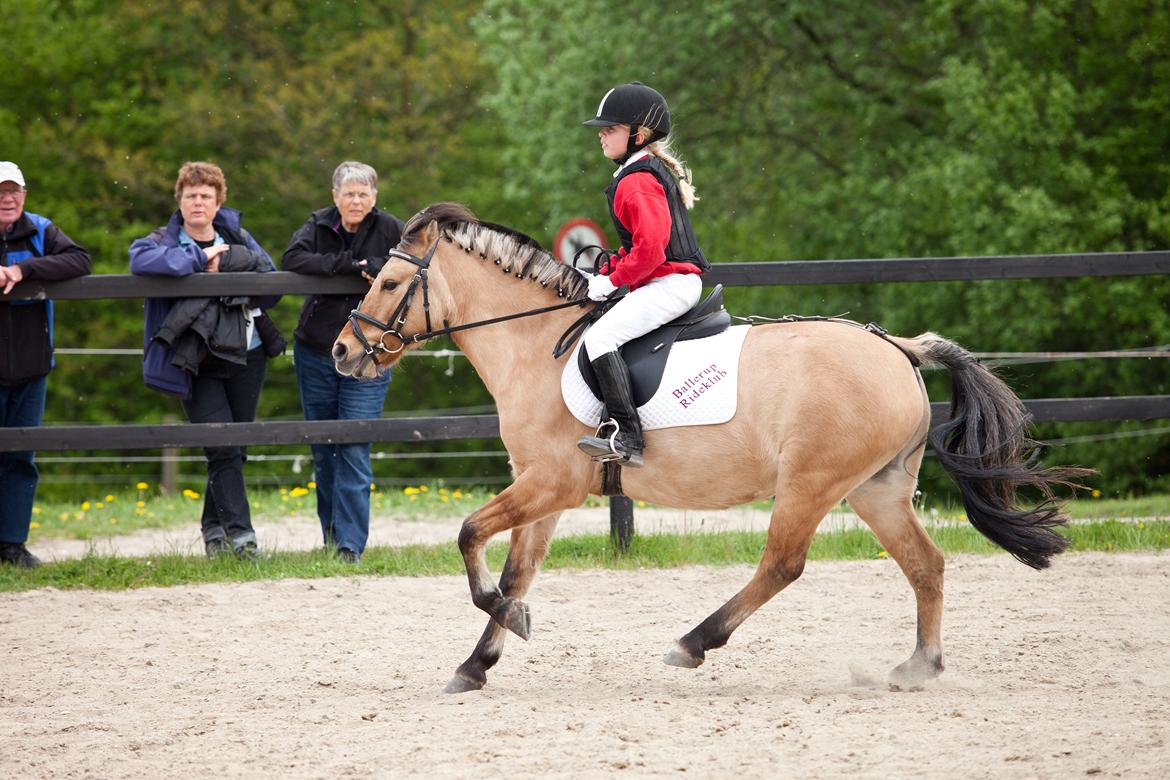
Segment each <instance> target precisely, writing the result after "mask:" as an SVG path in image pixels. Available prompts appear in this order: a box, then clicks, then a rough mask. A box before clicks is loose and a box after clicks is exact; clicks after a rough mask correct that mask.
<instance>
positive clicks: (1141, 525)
mask: <svg viewBox="0 0 1170 780" xmlns="http://www.w3.org/2000/svg"><path fill="white" fill-rule="evenodd" d="M1145 527H1146V524H1145V523H1138V528H1139V529H1141V528H1145Z"/></svg>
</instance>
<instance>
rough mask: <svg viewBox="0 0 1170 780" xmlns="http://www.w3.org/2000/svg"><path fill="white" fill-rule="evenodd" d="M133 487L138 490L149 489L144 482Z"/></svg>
mask: <svg viewBox="0 0 1170 780" xmlns="http://www.w3.org/2000/svg"><path fill="white" fill-rule="evenodd" d="M134 487H136V488H138V489H139V490H146V489H147V488H148V487H150V485H148V484H146V483H145V482H139V483H138V484H137V485H135V486H134Z"/></svg>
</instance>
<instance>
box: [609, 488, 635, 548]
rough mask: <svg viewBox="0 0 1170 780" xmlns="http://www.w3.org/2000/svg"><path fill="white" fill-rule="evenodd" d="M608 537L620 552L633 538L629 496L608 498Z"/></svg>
mask: <svg viewBox="0 0 1170 780" xmlns="http://www.w3.org/2000/svg"><path fill="white" fill-rule="evenodd" d="M609 537H610V539H612V540H613V543H614V544H615V545H617V548H618V549H619V550H621V551H622V552H625V551H626V550H628V549H630V540H632V539H633V538H634V501H633V499H631V498H630V497H629V496H610V497H609Z"/></svg>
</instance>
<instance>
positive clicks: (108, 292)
mask: <svg viewBox="0 0 1170 780" xmlns="http://www.w3.org/2000/svg"><path fill="white" fill-rule="evenodd" d="M1155 274H1170V251H1157V252H1114V253H1101V254H1068V255H1007V256H993V257H943V258H910V259H886V260H817V261H789V262H750V263H725V264H719V265H716V266H715V267H714V269H712V271H711V272H710V273H709V274H707V275H706V276H705V277H704V281H705V282H706V283H707V284H708V285H713V284H724V285H726V286H756V285H792V284H846V283H849V284H858V283H887V282H925V281H932V282H938V281H969V280H978V279H1040V278H1047V279H1053V278H1072V277H1101V276H1142V275H1155ZM365 289H368V286H367V285H366V284H365V283H364V282H363V281H361V280H360V279H357V278H354V277H320V276H302V275H299V274H292V273H287V272H274V273H266V274H255V273H235V274H195V275H193V276H187V277H182V278H170V277H157V276H152V277H147V276H129V275H98V276H86V277H81V278H79V279H71V280H69V281H65V282H38V281H29V282H23V283H21V284H19V285H17V286H16V287H15V288H14V289H13V291H12V293H11V294H9V295H3V294H0V301H13V300H43V299H46V298H54V299H58V300H70V299H72V300H93V299H105V298H146V297H172V298H182V297H203V296H215V295H227V294H246V295H278V294H279V295H285V294H288V295H297V294H321V293H326V294H327V293H354V292H362V291H364V290H365ZM1025 404H1026V405H1027V407H1028V409H1029V411H1030V412H1031V413H1032V414H1033V416H1034V418H1035V419H1036V420H1038V421H1092V420H1103V421H1111V420H1117V421H1120V420H1153V419H1165V418H1170V396H1167V395H1147V396H1125V397H1102V398H1046V399H1032V400H1026V401H1025ZM931 409H932V413H933V417H934V420H935V421H936V422H937V421H939V420H940V419H943V418H945V415H946V413H947V405H946V404H941V403H940V404H932V405H931ZM0 433H2V435H0V451H15V450H29V449H33V450H89V449H161V448H166V447H206V446H223V445H307V444H315V443H322V442H337V443H340V442H362V441H380V442H425V441H436V440H450V439H483V438H495V437H498V436H499V420H498V418H497V417H496V416H495V415H461V416H450V417H416V418H399V419H382V420H344V421H317V422H306V421H294V422H252V423H224V424H221V423H205V424H162V425H50V426H43V427H40V428H6V429H0ZM611 521H612V528H613V531H614V534H615V537H616V538H617V539H618V541H619V543H621V544H623V545H625V544H628V543H629V539H630V534H632V532H633V508H632V503H631V502H629V500H628V499H626V500H615V501H613V502H611Z"/></svg>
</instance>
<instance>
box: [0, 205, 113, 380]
mask: <svg viewBox="0 0 1170 780" xmlns="http://www.w3.org/2000/svg"><path fill="white" fill-rule="evenodd" d="M36 232H37V230H36V227H35V226H34V225H33V223H32V221H31V220H30V219H29V218H28V215H27V214H21V215H20V219H18V220H16V222H15V223H14V224H13V225H12V227H11V228H10V229H9V230H7V231H5V232H0V264H3V265H12V261H11V258H10V257H9V255H14V256H23V255H27V254H29V253H32V254H33V255H34V256H33V257H29V258H28V259H26V260H22V261H21V262H20V270H21V271H23V272H24V280H22V281H21V283H20V284H24V283H26V282H27V281H31V280H34V279H40V280H41V281H46V282H48V281H53V282H56V281H61V280H63V279H72V278H74V277H76V276H85V275H86V274H88V273H89V272H90V270H91V268H92V262H91V260H90V257H89V252H87V251H86V250H85V248H84V247H81V246H79V245H78V244H76V243H74V241H73V239H71V238H69V236H67V235H65V233H64V231H62V230H61V229H60V228H59V227H57V226H56V225H49V226H48V228H46V229H45V245H44V250H45V251H44V253H43V254H42V255H39V256H37V252H36V251H35V249H34V247H33V241H32V239H33V236H35V235H36ZM2 289H3V288H2V287H0V290H2ZM19 289H20V285H17V287H16V288H14V290H13V292H16V290H19ZM51 306H52V303H51V302H50V301H21V302H13V303H0V385H3V386H5V387H12V386H14V385H19V384H23V383H25V382H30V381H32V380H34V379H40V378H41V377H43V376H45V375H47V374H48V373H49V371H50V370H51V369H52V366H53V315H52V308H51Z"/></svg>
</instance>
